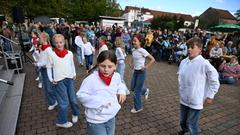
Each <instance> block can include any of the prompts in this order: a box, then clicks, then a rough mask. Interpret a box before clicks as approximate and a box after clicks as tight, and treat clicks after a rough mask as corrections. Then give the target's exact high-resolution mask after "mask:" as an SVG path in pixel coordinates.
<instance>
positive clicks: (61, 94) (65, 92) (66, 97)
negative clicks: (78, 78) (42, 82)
mask: <svg viewBox="0 0 240 135" xmlns="http://www.w3.org/2000/svg"><path fill="white" fill-rule="evenodd" d="M55 86H56V94H57V101H58V116H57V123H58V124H64V123H66V122H67V121H68V120H67V118H68V106H69V104H70V107H71V109H72V113H73V115H74V116H78V115H79V114H80V107H79V105H78V103H77V98H76V94H75V91H74V80H73V79H70V78H65V79H63V80H61V81H59V82H58V83H57V84H56V85H55Z"/></svg>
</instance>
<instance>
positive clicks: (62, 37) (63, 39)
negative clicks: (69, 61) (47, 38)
mask: <svg viewBox="0 0 240 135" xmlns="http://www.w3.org/2000/svg"><path fill="white" fill-rule="evenodd" d="M56 38H61V39H62V42H63V44H64V45H65V38H64V36H63V35H62V34H55V35H54V36H53V41H54V42H55V39H56Z"/></svg>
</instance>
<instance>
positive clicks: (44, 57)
mask: <svg viewBox="0 0 240 135" xmlns="http://www.w3.org/2000/svg"><path fill="white" fill-rule="evenodd" d="M52 54H53V50H52V48H51V47H48V48H46V49H45V50H44V51H41V52H40V54H39V60H38V62H37V66H38V67H45V66H46V65H47V61H48V57H49V56H50V55H52Z"/></svg>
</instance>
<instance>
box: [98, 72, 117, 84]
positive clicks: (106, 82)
mask: <svg viewBox="0 0 240 135" xmlns="http://www.w3.org/2000/svg"><path fill="white" fill-rule="evenodd" d="M98 75H99V77H100V78H101V79H102V80H103V82H104V83H105V84H106V85H107V86H109V85H110V83H111V81H112V77H113V74H111V75H109V76H108V77H106V76H104V75H103V73H101V72H100V71H98Z"/></svg>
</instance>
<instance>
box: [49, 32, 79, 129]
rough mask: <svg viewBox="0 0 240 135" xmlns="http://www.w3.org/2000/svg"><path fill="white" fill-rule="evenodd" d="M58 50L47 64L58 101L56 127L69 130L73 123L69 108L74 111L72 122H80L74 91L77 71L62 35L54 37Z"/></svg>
mask: <svg viewBox="0 0 240 135" xmlns="http://www.w3.org/2000/svg"><path fill="white" fill-rule="evenodd" d="M53 40H54V42H55V45H56V48H55V49H54V53H53V54H52V55H50V57H49V59H48V63H47V69H48V70H47V73H48V78H49V80H50V81H51V82H52V84H53V85H55V88H56V95H57V101H58V106H59V108H58V116H57V121H56V125H57V126H58V127H63V128H69V127H72V125H73V124H72V123H71V122H69V121H68V120H67V119H68V107H69V105H70V107H71V109H72V113H73V115H72V122H73V123H76V122H77V121H78V115H79V114H80V108H79V105H78V103H77V98H76V95H75V91H74V80H75V79H76V71H75V66H74V61H73V54H72V52H71V51H68V50H67V49H65V48H64V44H65V40H64V36H63V35H61V34H56V35H54V37H53ZM52 74H53V75H52Z"/></svg>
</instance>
